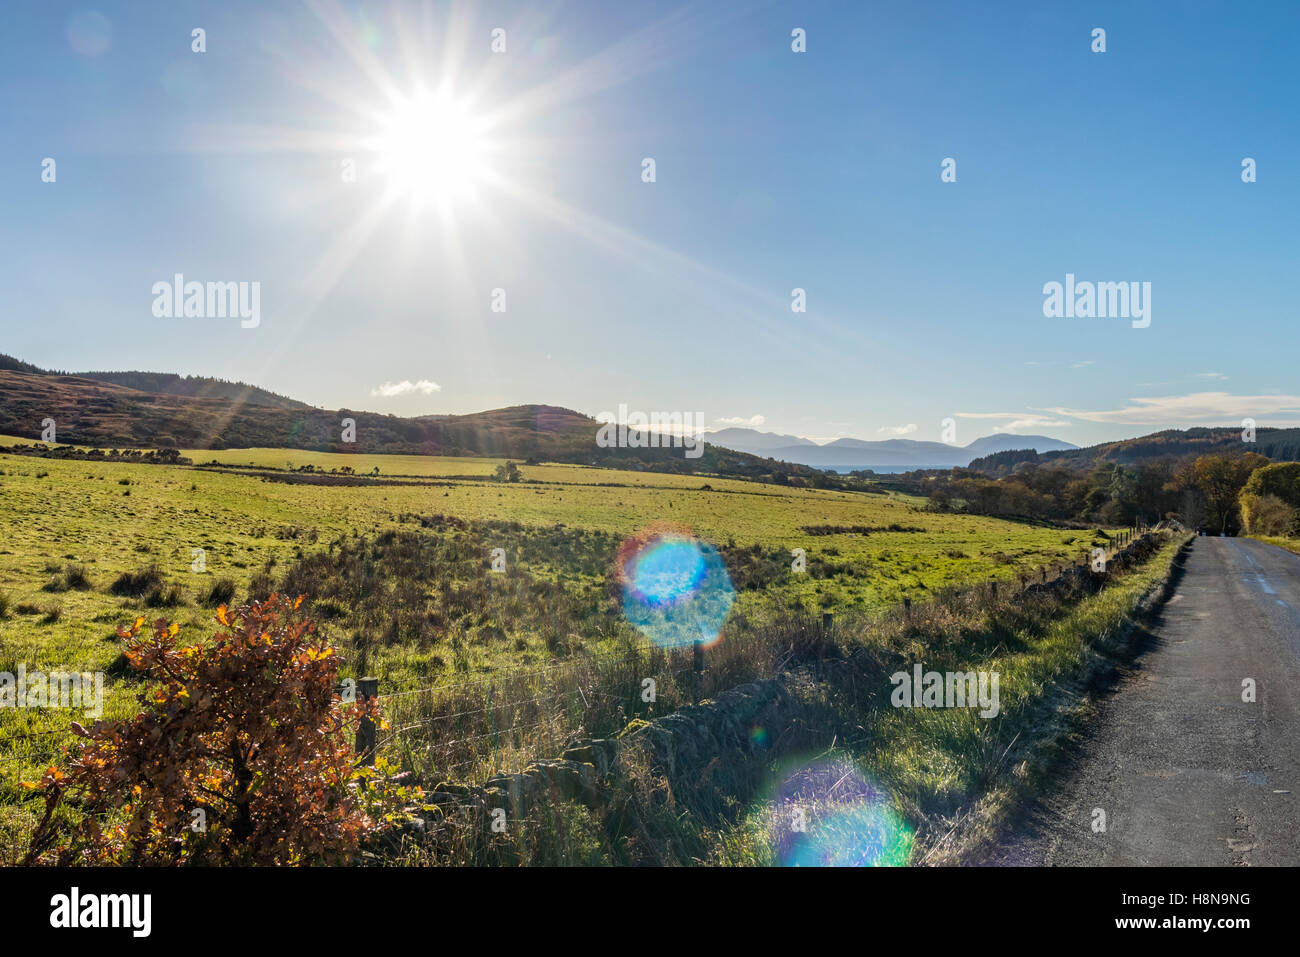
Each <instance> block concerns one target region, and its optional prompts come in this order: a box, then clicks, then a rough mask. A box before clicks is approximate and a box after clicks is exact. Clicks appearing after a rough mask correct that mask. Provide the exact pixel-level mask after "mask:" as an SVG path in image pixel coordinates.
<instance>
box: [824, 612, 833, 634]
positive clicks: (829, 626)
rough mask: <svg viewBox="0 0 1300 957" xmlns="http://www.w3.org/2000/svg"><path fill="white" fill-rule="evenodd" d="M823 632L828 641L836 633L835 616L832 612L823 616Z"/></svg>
mask: <svg viewBox="0 0 1300 957" xmlns="http://www.w3.org/2000/svg"><path fill="white" fill-rule="evenodd" d="M822 631H824V632H825V633H826V638H827V639H828V640H829V639H830V637H831V635H833V634H834V633H835V616H834V615H832V614H831V613H830V612H826V613H825V614H823V615H822Z"/></svg>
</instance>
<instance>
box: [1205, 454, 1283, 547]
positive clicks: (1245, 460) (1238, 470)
mask: <svg viewBox="0 0 1300 957" xmlns="http://www.w3.org/2000/svg"><path fill="white" fill-rule="evenodd" d="M1264 465H1268V459H1266V458H1265V457H1264V456H1262V455H1260V454H1258V453H1256V452H1246V453H1244V454H1243V455H1202V456H1200V457H1198V458H1197V459H1196V461H1195V462H1193V463H1192V468H1191V478H1192V481H1193V482H1194V483H1195V485H1196V488H1197V490H1198V491H1199V492H1200V493H1201V495H1202V496H1203V497H1204V500H1205V507H1206V509H1207V510H1208V512H1209V514H1210V521H1211V522H1212V523H1213V524H1214V525H1215V526H1217V527H1218V529H1219V531H1220V532H1227V531H1228V526H1229V523H1230V522H1231V520H1232V518H1233V516H1234V515H1236V513H1237V496H1238V495H1240V494H1241V490H1242V488H1243V487H1244V486H1245V484H1246V481H1247V479H1249V478H1250V474H1251V473H1252V472H1254V471H1255V469H1257V468H1260V467H1261V466H1264Z"/></svg>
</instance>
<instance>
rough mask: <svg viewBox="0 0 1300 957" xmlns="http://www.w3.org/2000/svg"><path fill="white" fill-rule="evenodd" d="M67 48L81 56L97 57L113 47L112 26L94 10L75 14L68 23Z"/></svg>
mask: <svg viewBox="0 0 1300 957" xmlns="http://www.w3.org/2000/svg"><path fill="white" fill-rule="evenodd" d="M67 32H68V46H70V47H72V49H73V52H75V53H80V54H81V55H82V56H91V57H93V56H99V55H101V54H103V53H107V52H108V49H109V47H111V46H112V45H113V26H112V24H111V23H109V22H108V18H107V17H105V16H104V15H103V14H102V13H99V12H98V11H95V10H86V11H84V12H82V13H78V14H75V15H74V16H73V17H72V19H70V20H69V21H68V31H67Z"/></svg>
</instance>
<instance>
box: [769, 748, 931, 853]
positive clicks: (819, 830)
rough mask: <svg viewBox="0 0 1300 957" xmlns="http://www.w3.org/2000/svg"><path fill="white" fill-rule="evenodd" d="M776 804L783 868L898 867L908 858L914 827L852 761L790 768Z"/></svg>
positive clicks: (885, 794)
mask: <svg viewBox="0 0 1300 957" xmlns="http://www.w3.org/2000/svg"><path fill="white" fill-rule="evenodd" d="M774 806H775V809H776V814H775V815H774V822H775V825H776V834H775V837H776V841H775V844H776V852H777V859H778V860H779V861H780V863H781V864H782V865H783V866H785V867H902V866H905V865H906V864H907V862H908V859H909V858H910V857H911V853H912V842H913V840H914V838H915V833H914V831H913V829H912V827H911V826H909V825H908V823H907V821H906V820H904V819H903V817H902V816H901V815H900V814H899V813H898V812H897V811H896V810H894V806H893V802H892V801H891V800H890V796H889V794H888V792H886V791H885V790H883V789H882V788H880V787H878V786H877V785H875V784H873V783H872V782H871V780H870V779H869V778H867V777H866V776H865V775H864V774H862V773H861V771H859V770H858V768H857V767H856V766H855V765H854V764H853V763H852V762H851V761H848V760H836V761H827V762H820V763H814V764H810V765H806V766H803V767H800V768H797V769H796V770H794V771H792V772H790V773H788V774H787V775H786V776H785V778H784V779H783V780H782V782H781V785H780V787H779V788H778V789H777V794H776V798H775V801H774Z"/></svg>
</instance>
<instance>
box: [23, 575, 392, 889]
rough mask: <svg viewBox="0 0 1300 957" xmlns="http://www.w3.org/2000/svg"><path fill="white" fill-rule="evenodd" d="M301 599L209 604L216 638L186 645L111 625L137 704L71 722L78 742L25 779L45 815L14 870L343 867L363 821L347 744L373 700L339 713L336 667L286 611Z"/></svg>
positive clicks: (159, 628) (366, 815)
mask: <svg viewBox="0 0 1300 957" xmlns="http://www.w3.org/2000/svg"><path fill="white" fill-rule="evenodd" d="M301 601H302V599H301V598H299V599H298V600H297V601H291V600H289V599H287V598H284V597H282V596H278V595H272V596H271V597H270V598H269V599H267V600H266V601H264V602H260V603H257V602H254V603H252V604H249V605H244V606H241V607H239V608H238V609H236V610H234V611H233V612H228V611H227V609H226V606H225V605H222V606H220V607H219V608H218V609H217V619H218V621H219V622H220V623H221V625H222V626H223V630H222V631H219V632H218V633H216V634H215V635H213V636H212V638H211V639H210V640H209V641H206V642H201V643H197V644H188V643H185V642H182V641H181V640H180V629H179V627H178V626H177V625H174V624H172V625H169V624H168V623H167V622H166V621H164V620H162V619H160V620H158V621H156V622H154V623H153V626H152V627H151V628H147V629H146V628H144V623H145V621H144V619H143V618H140V619H137V620H136V622H135V624H134V625H133V626H132V627H131V628H129V629H119V632H118V633H119V635H120V636H121V637H122V638H123V639H124V640H125V641H126V648H125V654H126V658H127V661H128V662H129V663H130V665H131V666H132V667H133V668H134V669H135V670H136V671H138V672H140V673H141V675H142V677H143V679H144V681H145V690H144V691H143V692H142V693H141V694H140V704H141V706H142V707H141V710H140V712H139V713H138V714H137V715H136V716H135V717H133V718H130V719H128V720H124V721H97V722H96V723H95V724H94V726H93V727H91V728H88V729H87V728H83V727H81V726H80V725H77V724H73V725H72V729H73V731H74V732H75V733H76V734H77V735H78V736H79V737H80V738H81V742H80V743H79V745H76V746H74V747H72V748H70V749H69V751H68V752H67V753H66V754H65V756H64V763H63V764H62V765H61V766H57V767H52V768H50V769H49V770H48V771H47V772H46V774H45V776H44V778H43V779H42V780H41V781H40V783H39V784H35V785H28V787H34V788H37V789H39V792H41V793H42V794H43V796H44V799H45V815H44V818H43V820H42V821H41V823H40V824H39V825H38V827H37V829H36V832H35V834H34V836H33V840H32V843H31V845H30V850H29V853H28V856H27V861H26V862H27V863H57V864H60V865H66V864H73V863H85V864H301V863H339V862H345V861H348V860H349V859H351V858H352V857H353V856H354V855H355V853H356V852H357V849H358V845H359V842H360V841H361V839H362V838H363V837H364V836H365V835H366V834H367V832H368V831H370V830H372V829H373V828H374V827H375V824H374V817H373V816H372V813H371V812H373V808H368V807H367V806H366V801H367V798H366V796H364V795H362V794H359V793H358V789H357V788H356V787H355V782H356V780H357V778H358V776H359V774H361V773H362V772H359V771H358V770H357V768H356V756H355V754H354V753H353V749H352V746H351V744H350V741H351V740H352V737H353V735H354V734H355V730H356V725H357V722H358V721H359V720H360V718H361V716H362V714H363V713H366V714H368V715H370V716H371V717H372V718H373V717H374V716H375V714H376V710H375V709H376V703H375V702H373V701H371V702H369V704H368V706H367V707H366V708H362V707H361V706H359V705H355V706H346V707H345V705H344V703H343V702H342V701H341V700H340V698H339V696H338V695H337V694H336V691H335V686H336V682H337V680H338V666H339V658H338V656H337V655H336V654H335V652H334V650H333V649H332V648H331V647H329V646H328V645H327V644H326V643H325V641H324V640H323V639H322V637H321V636H320V635H319V634H318V633H317V631H316V628H315V626H314V625H313V624H312V623H311V622H309V621H305V620H301V619H300V618H299V615H298V609H299V605H300V603H301ZM350 785H351V786H350ZM68 805H73V806H75V810H76V811H77V812H78V813H77V814H70V813H69V808H68Z"/></svg>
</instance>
